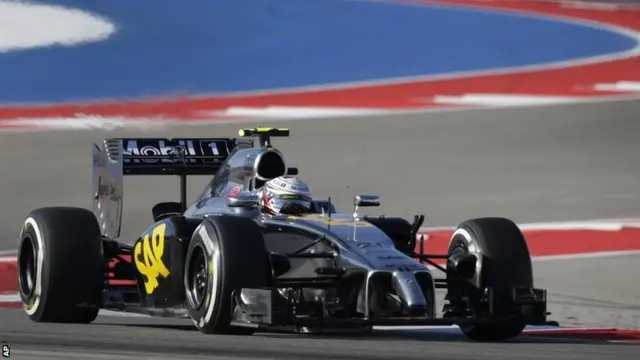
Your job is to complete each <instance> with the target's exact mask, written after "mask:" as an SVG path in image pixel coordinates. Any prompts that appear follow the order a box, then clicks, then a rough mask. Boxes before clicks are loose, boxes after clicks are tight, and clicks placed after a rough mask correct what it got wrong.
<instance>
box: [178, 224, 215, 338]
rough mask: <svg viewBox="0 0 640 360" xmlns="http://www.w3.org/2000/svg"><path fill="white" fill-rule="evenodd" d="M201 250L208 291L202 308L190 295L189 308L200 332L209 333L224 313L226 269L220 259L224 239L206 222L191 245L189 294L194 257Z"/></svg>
mask: <svg viewBox="0 0 640 360" xmlns="http://www.w3.org/2000/svg"><path fill="white" fill-rule="evenodd" d="M198 248H200V249H202V250H204V257H205V264H206V265H205V268H206V270H207V282H206V288H205V290H204V292H205V295H204V301H203V302H202V303H201V304H200V306H195V305H194V304H193V303H192V302H191V300H190V298H189V294H188V293H187V305H188V306H187V308H188V311H189V315H190V317H191V319H192V320H193V323H194V325H195V326H196V327H197V328H198V329H199V330H204V331H208V330H211V329H209V328H210V327H212V326H214V324H216V323H217V322H218V315H219V314H220V313H221V311H220V309H221V307H222V306H221V303H222V302H221V300H222V299H223V296H222V294H223V290H222V285H223V279H224V273H223V267H222V261H223V259H222V256H220V253H221V249H220V239H219V236H218V233H217V231H216V230H215V227H214V226H213V224H211V223H210V222H208V221H204V222H203V223H202V224H200V225H199V226H198V227H197V228H196V230H195V231H194V237H193V239H192V241H191V243H190V244H189V248H188V251H187V256H186V261H185V281H184V285H185V291H188V289H189V276H190V273H189V269H190V266H191V265H192V262H193V261H194V259H193V255H194V254H195V251H196V250H197V249H198Z"/></svg>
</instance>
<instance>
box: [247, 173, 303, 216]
mask: <svg viewBox="0 0 640 360" xmlns="http://www.w3.org/2000/svg"><path fill="white" fill-rule="evenodd" d="M259 201H260V206H261V208H262V209H263V210H264V211H266V212H268V213H270V214H274V215H275V214H280V213H286V214H296V213H305V212H309V211H310V209H311V201H312V197H311V191H309V186H307V184H305V183H304V181H302V180H300V179H298V178H297V177H293V176H280V177H277V178H275V179H271V180H269V181H267V182H266V183H265V184H264V186H263V187H262V189H260V193H259Z"/></svg>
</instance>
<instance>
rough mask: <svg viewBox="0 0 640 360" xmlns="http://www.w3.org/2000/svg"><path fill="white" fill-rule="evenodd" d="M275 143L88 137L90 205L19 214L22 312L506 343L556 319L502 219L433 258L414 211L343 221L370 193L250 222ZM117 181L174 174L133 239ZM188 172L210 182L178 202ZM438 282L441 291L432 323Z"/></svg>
mask: <svg viewBox="0 0 640 360" xmlns="http://www.w3.org/2000/svg"><path fill="white" fill-rule="evenodd" d="M274 136H289V130H288V129H274V128H256V129H243V130H240V138H237V139H235V138H211V139H196V138H185V139H152V138H140V139H106V140H104V142H103V143H101V144H94V149H93V189H94V209H93V211H90V210H86V209H82V208H74V207H47V208H40V209H37V210H34V211H32V212H31V213H30V214H29V215H28V217H27V218H26V220H25V221H24V224H23V229H22V231H21V234H20V244H19V249H18V251H19V253H18V270H19V271H18V276H19V284H20V297H21V299H22V302H23V304H24V309H25V311H26V313H27V314H28V316H29V318H30V319H31V320H33V321H35V322H70V323H90V322H92V321H93V320H94V319H95V318H96V316H97V315H98V311H99V309H109V310H115V311H125V312H137V313H145V314H149V315H152V316H165V317H177V318H190V319H192V321H193V323H194V324H195V326H196V327H197V329H199V330H200V331H201V332H203V333H210V334H221V333H227V334H228V333H233V334H252V333H254V332H255V331H258V330H262V331H270V330H279V331H281V330H290V331H295V332H322V331H331V330H338V329H340V330H352V331H369V330H371V329H372V327H373V326H376V325H386V326H403V325H414V326H415V325H425V326H428V325H459V326H460V328H461V329H462V331H463V332H464V333H465V334H466V335H467V337H469V338H470V339H474V340H485V341H500V340H504V339H507V338H511V337H514V336H517V335H518V334H520V333H521V332H522V330H523V329H524V327H525V326H526V325H527V324H531V325H557V324H556V323H554V322H549V321H547V315H548V313H547V309H546V291H545V290H543V289H536V288H534V287H533V275H532V266H531V258H530V255H529V250H528V248H527V244H526V242H525V239H524V237H523V235H522V233H521V232H520V230H519V228H518V227H517V226H516V225H515V224H514V223H513V222H512V221H510V220H507V219H502V218H479V219H473V220H468V221H465V222H463V223H461V224H460V225H459V226H458V227H457V230H455V232H454V234H453V236H452V238H451V240H450V245H449V250H448V253H447V254H440V255H430V254H426V253H424V251H423V249H422V242H421V241H417V234H418V229H419V228H420V226H421V225H422V222H423V221H424V216H416V218H415V220H414V221H413V223H410V222H408V221H407V220H405V219H402V218H397V217H385V216H379V217H366V216H363V217H360V216H359V215H358V214H357V210H358V208H360V207H373V206H379V205H380V202H379V198H378V197H377V196H374V195H360V196H356V197H355V199H354V207H355V211H354V212H349V214H348V215H347V214H344V213H339V212H338V211H337V210H336V209H335V207H334V205H333V204H332V203H331V199H330V198H329V199H327V200H317V199H314V200H313V202H312V210H311V213H304V214H293V215H290V214H278V215H273V216H267V215H264V214H263V213H262V212H261V211H260V209H259V206H258V199H257V197H256V196H255V190H256V189H259V188H260V187H261V186H262V185H263V184H264V183H265V181H268V180H269V179H273V178H276V177H279V176H282V175H287V174H289V175H291V174H293V175H295V174H297V172H298V169H297V168H293V167H287V165H286V163H285V159H284V156H283V154H282V153H281V152H280V151H278V150H277V149H275V148H273V146H272V145H271V142H270V138H271V137H274ZM256 137H257V138H258V139H256ZM252 138H253V139H252ZM256 140H258V141H259V142H260V143H259V144H255V141H256ZM127 175H177V176H179V177H180V179H181V186H180V187H181V189H180V202H161V203H158V204H157V205H155V206H154V207H153V209H152V211H151V212H152V215H153V223H152V224H151V226H149V227H148V228H147V229H146V230H145V231H144V232H143V233H142V235H141V236H140V237H139V238H138V239H136V240H135V243H134V244H133V246H131V245H127V244H125V243H122V242H120V241H116V240H115V239H118V238H119V237H120V225H121V220H122V205H123V194H124V193H123V176H127ZM190 175H209V176H213V178H212V180H211V182H210V183H209V184H208V186H207V187H206V188H205V189H204V191H203V193H202V195H201V196H200V197H199V198H198V199H197V200H196V201H195V202H193V203H192V204H191V205H190V206H189V207H187V200H186V197H187V196H186V178H187V176H190ZM434 259H441V260H444V261H445V262H446V265H439V264H438V263H437V262H436V261H434ZM425 263H428V264H431V265H432V266H434V267H435V268H437V269H439V270H441V271H443V272H444V274H446V277H445V278H444V279H443V278H440V279H437V278H435V277H434V276H433V274H432V270H431V268H430V267H428V266H427V265H425ZM437 288H443V289H446V291H447V295H446V300H445V302H446V303H445V304H444V307H443V316H442V317H438V316H437V315H436V303H435V301H436V297H435V291H436V289H437Z"/></svg>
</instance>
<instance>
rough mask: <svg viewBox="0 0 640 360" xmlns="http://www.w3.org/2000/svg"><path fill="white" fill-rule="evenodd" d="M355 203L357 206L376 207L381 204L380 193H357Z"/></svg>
mask: <svg viewBox="0 0 640 360" xmlns="http://www.w3.org/2000/svg"><path fill="white" fill-rule="evenodd" d="M353 204H354V205H355V206H356V207H374V206H380V197H379V196H378V195H357V196H356V197H355V198H354V200H353Z"/></svg>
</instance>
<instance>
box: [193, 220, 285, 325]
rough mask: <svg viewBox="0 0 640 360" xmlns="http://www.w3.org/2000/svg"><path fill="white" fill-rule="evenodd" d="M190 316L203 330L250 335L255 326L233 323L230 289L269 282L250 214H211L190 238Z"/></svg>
mask: <svg viewBox="0 0 640 360" xmlns="http://www.w3.org/2000/svg"><path fill="white" fill-rule="evenodd" d="M184 273H185V292H186V294H185V295H186V299H187V308H188V311H189V315H190V316H191V319H192V320H193V322H194V324H195V326H196V328H198V330H200V331H201V332H203V333H207V334H243V335H250V334H253V332H254V329H253V328H247V327H240V326H232V325H231V320H232V313H233V312H234V311H235V310H236V305H237V304H236V303H235V302H234V299H233V298H232V297H233V296H232V295H233V292H234V290H239V289H241V288H261V287H266V286H269V285H270V284H271V283H272V272H271V265H270V262H269V255H268V252H267V250H266V247H265V243H264V238H263V236H262V232H261V230H260V228H259V227H258V225H257V224H256V223H255V222H254V221H253V220H251V219H248V218H242V217H235V216H212V217H208V218H206V219H205V220H203V222H202V224H201V225H200V226H199V227H198V228H197V229H196V231H195V232H194V235H193V237H192V239H191V242H190V243H189V248H188V250H187V257H186V263H185V272H184Z"/></svg>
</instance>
